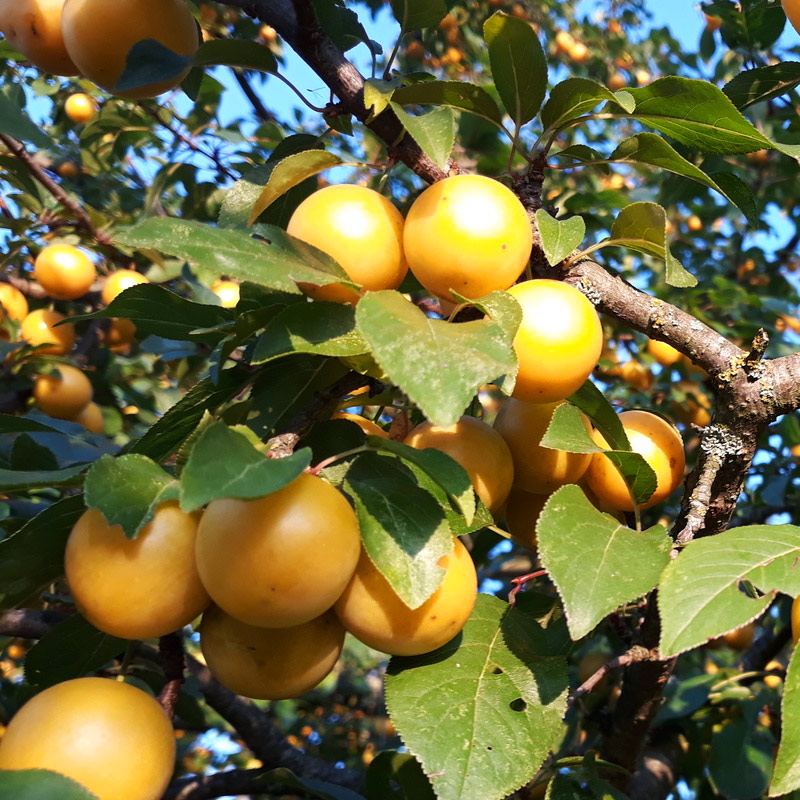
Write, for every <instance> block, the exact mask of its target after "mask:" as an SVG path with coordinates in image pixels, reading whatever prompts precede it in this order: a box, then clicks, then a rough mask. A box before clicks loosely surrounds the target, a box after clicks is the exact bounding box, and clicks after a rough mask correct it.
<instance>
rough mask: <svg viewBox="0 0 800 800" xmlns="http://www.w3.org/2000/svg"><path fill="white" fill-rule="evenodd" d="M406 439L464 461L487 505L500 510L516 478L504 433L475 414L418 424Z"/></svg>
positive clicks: (462, 464) (412, 443)
mask: <svg viewBox="0 0 800 800" xmlns="http://www.w3.org/2000/svg"><path fill="white" fill-rule="evenodd" d="M405 443H406V444H408V445H411V447H416V448H417V449H419V450H422V449H424V448H426V447H434V448H436V449H437V450H441V451H442V452H444V453H447V455H449V456H450V457H451V458H452V459H454V460H455V461H457V462H458V463H459V464H461V466H462V467H464V469H465V470H466V471H467V474H468V475H469V477H470V480H471V481H472V485H473V487H474V488H475V492H476V494H477V495H478V497H479V498H480V499H481V501H482V502H483V503H484V505H485V506H486V507H487V508H488V509H489V511H491V512H492V514H497V513H498V512H499V511H500V509H501V508H502V507H503V504H504V503H505V501H506V498H507V497H508V493H509V492H510V491H511V485H512V483H513V482H514V463H513V461H512V458H511V451H510V450H509V449H508V445H507V444H506V443H505V441H503V437H502V436H501V435H500V434H499V433H498V432H497V431H496V430H494V429H493V428H492V427H491V426H490V425H487V424H486V423H485V422H481V420H479V419H475V417H468V416H463V417H461V419H459V421H458V422H456V423H455V424H454V425H449V426H447V427H442V426H440V425H434V424H433V423H431V422H423V423H422V424H420V425H417V427H416V428H414V430H412V431H411V433H409V434H408V436H407V437H406V439H405Z"/></svg>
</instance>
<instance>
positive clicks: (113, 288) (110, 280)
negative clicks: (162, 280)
mask: <svg viewBox="0 0 800 800" xmlns="http://www.w3.org/2000/svg"><path fill="white" fill-rule="evenodd" d="M138 283H149V281H148V280H147V278H145V276H144V275H142V273H141V272H136V270H133V269H119V270H117V271H116V272H112V273H111V274H110V275H109V276H108V277H107V278H106V282H105V283H104V284H103V290H102V291H101V292H100V297H101V298H102V300H103V302H104V303H105V304H106V305H108V304H109V303H110V302H111V301H112V300H113V299H114V298H115V297H117V295H119V294H121V293H122V292H124V291H125V290H126V289H130V287H131V286H136V284H138Z"/></svg>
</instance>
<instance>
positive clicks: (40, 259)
mask: <svg viewBox="0 0 800 800" xmlns="http://www.w3.org/2000/svg"><path fill="white" fill-rule="evenodd" d="M33 276H34V278H36V280H37V281H38V282H39V284H40V285H41V286H42V288H43V289H44V290H45V291H46V292H47V293H48V294H49V295H50V296H51V297H55V298H56V299H58V300H75V299H77V298H78V297H83V295H85V294H86V292H88V291H89V289H91V288H92V284H93V283H94V279H95V278H96V277H97V271H96V270H95V268H94V263H93V262H92V260H91V259H90V258H89V256H87V255H86V253H84V252H83V251H82V250H78V248H77V247H73V246H72V245H69V244H51V245H48V246H47V247H45V248H44V249H43V250H42V251H41V252H40V253H39V255H38V256H36V261H35V262H34V264H33Z"/></svg>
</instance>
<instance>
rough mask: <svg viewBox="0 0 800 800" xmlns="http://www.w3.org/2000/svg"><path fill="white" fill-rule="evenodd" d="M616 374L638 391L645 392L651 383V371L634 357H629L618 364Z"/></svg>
mask: <svg viewBox="0 0 800 800" xmlns="http://www.w3.org/2000/svg"><path fill="white" fill-rule="evenodd" d="M617 374H619V376H620V377H621V378H622V380H624V381H625V382H626V383H629V384H630V385H631V386H633V388H634V389H636V390H638V391H640V392H646V391H647V390H648V389H649V388H650V387H651V386H652V385H653V373H652V372H650V370H649V369H648V368H647V367H646V366H645V365H644V364H642V363H640V362H639V361H637V360H636V359H635V358H631V359H629V360H628V361H626V362H625V363H624V364H623V365H622V366H620V367H619V369H618V370H617Z"/></svg>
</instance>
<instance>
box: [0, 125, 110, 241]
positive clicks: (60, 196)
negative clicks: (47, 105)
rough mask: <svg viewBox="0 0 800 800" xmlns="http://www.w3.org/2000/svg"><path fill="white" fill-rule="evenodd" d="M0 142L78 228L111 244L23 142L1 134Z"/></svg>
mask: <svg viewBox="0 0 800 800" xmlns="http://www.w3.org/2000/svg"><path fill="white" fill-rule="evenodd" d="M0 142H2V143H3V144H4V145H5V146H6V148H7V149H8V150H9V152H10V153H11V154H12V155H14V156H15V157H16V158H17V159H18V160H19V161H20V162H21V163H22V164H23V166H24V167H25V169H27V170H28V172H29V173H30V174H31V176H32V177H33V178H34V179H35V180H36V181H38V182H39V183H40V184H41V185H42V186H44V188H45V189H47V191H48V192H50V194H51V195H52V196H53V197H54V198H55V200H56V201H58V202H59V203H60V204H61V205H62V206H63V207H64V208H65V209H67V210H68V211H69V212H70V213H71V214H72V215H73V216H74V217H75V220H76V226H77V227H79V228H82V229H83V230H84V231H85V232H86V233H88V234H89V235H90V236H92V237H93V238H94V239H95V240H96V241H97V242H99V243H100V244H105V245H107V244H109V243H110V241H111V240H110V239H109V238H108V236H107V235H106V234H105V233H103V231H101V230H100V229H99V228H97V227H95V225H94V223H93V222H92V220H91V219H90V218H89V215H88V214H87V213H86V211H84V209H83V207H82V206H81V205H80V204H79V203H77V202H76V201H75V200H73V199H72V198H71V197H70V196H69V195H68V194H67V193H66V192H65V191H64V190H63V189H62V188H61V186H60V185H59V184H58V183H56V181H54V180H53V179H52V178H51V177H50V176H49V175H48V174H47V172H46V171H45V170H44V169H42V167H40V166H39V164H37V163H36V161H35V160H34V158H33V156H31V154H30V153H29V152H28V151H27V150H26V149H25V145H23V144H22V142H18V141H17V140H16V139H14V138H12V137H11V136H8V135H7V134H5V133H0Z"/></svg>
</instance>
